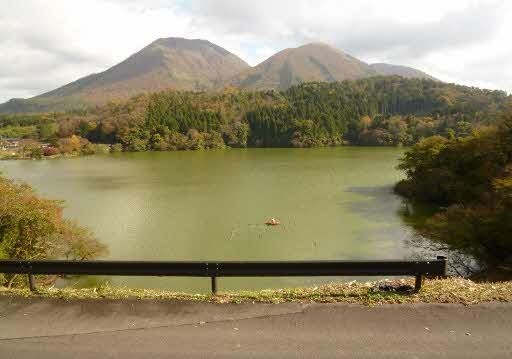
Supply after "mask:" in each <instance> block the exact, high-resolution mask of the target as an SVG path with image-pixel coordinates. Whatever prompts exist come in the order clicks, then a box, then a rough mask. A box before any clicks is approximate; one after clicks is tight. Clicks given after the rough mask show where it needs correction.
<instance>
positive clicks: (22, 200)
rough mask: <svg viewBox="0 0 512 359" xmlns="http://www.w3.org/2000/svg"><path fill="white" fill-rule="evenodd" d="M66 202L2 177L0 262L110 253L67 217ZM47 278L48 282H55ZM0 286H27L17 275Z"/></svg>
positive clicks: (9, 276) (2, 279)
mask: <svg viewBox="0 0 512 359" xmlns="http://www.w3.org/2000/svg"><path fill="white" fill-rule="evenodd" d="M62 211H63V202H62V201H56V200H50V199H46V198H43V197H41V196H39V195H38V194H37V193H35V191H34V190H33V189H32V188H31V187H30V186H29V185H27V184H23V183H16V182H14V181H12V180H9V179H6V178H4V177H2V176H0V259H25V260H39V259H52V258H53V259H55V258H66V259H70V260H85V259H91V258H95V257H97V256H101V255H104V254H106V253H107V248H106V247H105V246H104V245H103V244H102V243H100V242H99V241H98V240H97V239H96V238H95V237H94V234H93V233H92V232H90V231H89V230H88V229H87V228H85V227H82V226H80V225H79V224H77V223H76V222H74V221H71V220H68V219H66V218H64V217H63V215H62ZM52 279H55V278H50V277H44V282H46V283H49V282H51V281H52ZM0 284H1V285H4V286H7V287H11V286H12V285H22V286H23V285H24V279H23V280H20V276H18V275H17V274H0Z"/></svg>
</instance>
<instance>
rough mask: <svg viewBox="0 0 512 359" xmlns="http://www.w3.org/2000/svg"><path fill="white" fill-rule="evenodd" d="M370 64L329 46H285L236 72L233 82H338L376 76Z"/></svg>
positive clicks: (264, 85) (279, 86)
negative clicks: (287, 47) (245, 68)
mask: <svg viewBox="0 0 512 359" xmlns="http://www.w3.org/2000/svg"><path fill="white" fill-rule="evenodd" d="M376 74H377V73H376V71H375V70H373V69H372V68H371V67H370V66H369V65H368V64H366V63H364V62H362V61H360V60H358V59H356V58H355V57H352V56H350V55H347V54H345V53H343V52H341V51H339V50H337V49H335V48H333V47H330V46H329V45H326V44H322V43H312V44H307V45H304V46H300V47H297V48H293V49H285V50H282V51H280V52H278V53H277V54H275V55H273V56H271V57H270V58H268V59H267V60H265V61H263V62H262V63H260V64H259V65H257V66H255V67H253V68H251V69H248V70H245V71H243V72H242V73H240V74H238V75H236V76H235V77H234V78H233V79H232V80H231V81H230V84H231V85H233V86H237V87H241V88H247V89H276V90H286V89H287V88H289V87H291V86H293V85H296V84H299V83H301V82H311V81H317V82H334V81H342V80H351V79H359V78H364V77H369V76H372V75H376Z"/></svg>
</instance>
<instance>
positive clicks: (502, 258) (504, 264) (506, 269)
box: [396, 107, 512, 279]
mask: <svg viewBox="0 0 512 359" xmlns="http://www.w3.org/2000/svg"><path fill="white" fill-rule="evenodd" d="M400 169H402V170H404V171H405V173H406V176H407V177H406V179H404V180H402V181H401V182H399V183H398V184H397V186H396V191H397V192H398V193H400V194H402V195H404V196H406V197H408V198H410V199H413V200H414V201H419V202H427V203H434V204H437V205H440V206H444V207H442V209H441V211H440V212H439V213H437V214H436V215H434V216H432V217H431V218H429V219H428V220H426V221H424V222H419V223H416V224H415V227H416V229H418V231H419V232H420V233H421V234H422V235H424V236H427V237H429V238H432V239H434V240H437V241H438V243H439V244H440V245H441V247H446V245H447V246H448V248H449V249H455V250H458V251H459V252H462V253H464V254H468V255H470V256H471V257H470V258H471V260H470V261H468V263H466V264H465V265H464V267H465V269H470V270H475V269H472V268H471V267H472V265H471V264H472V261H473V260H476V262H477V264H478V268H476V270H477V271H478V270H486V271H487V272H488V273H486V275H491V276H492V277H495V278H498V279H503V278H506V279H510V278H511V277H512V237H511V235H510V233H511V231H512V107H511V108H510V109H509V110H505V111H504V112H503V114H502V115H501V118H500V119H499V120H498V122H497V125H496V126H495V127H492V128H486V129H481V130H478V131H475V132H474V133H473V134H472V135H470V136H467V137H464V138H454V139H446V138H443V137H440V136H434V137H431V138H428V139H425V140H423V141H421V142H420V143H418V144H417V145H415V146H414V147H413V148H412V149H411V150H409V151H408V152H407V153H406V154H405V156H404V158H403V159H402V161H401V164H400Z"/></svg>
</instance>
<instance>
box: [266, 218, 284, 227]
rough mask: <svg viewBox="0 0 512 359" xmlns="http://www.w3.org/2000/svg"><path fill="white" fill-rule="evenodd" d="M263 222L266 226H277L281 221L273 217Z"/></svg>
mask: <svg viewBox="0 0 512 359" xmlns="http://www.w3.org/2000/svg"><path fill="white" fill-rule="evenodd" d="M265 224H266V225H267V226H278V225H280V224H281V222H279V221H278V220H277V219H275V218H270V219H269V220H268V221H266V222H265Z"/></svg>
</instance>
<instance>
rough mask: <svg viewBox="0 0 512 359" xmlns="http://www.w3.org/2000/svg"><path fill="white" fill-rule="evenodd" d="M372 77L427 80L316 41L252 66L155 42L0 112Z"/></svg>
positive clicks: (201, 43) (209, 47)
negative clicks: (176, 92) (146, 95)
mask: <svg viewBox="0 0 512 359" xmlns="http://www.w3.org/2000/svg"><path fill="white" fill-rule="evenodd" d="M401 74H403V75H401ZM377 75H400V76H404V77H418V78H430V79H432V77H431V76H430V75H428V74H426V73H424V72H422V71H419V70H416V69H413V68H409V67H405V66H399V65H390V64H372V65H369V64H367V63H365V62H363V61H361V60H359V59H357V58H355V57H353V56H351V55H349V54H347V53H345V52H343V51H341V50H339V49H337V48H334V47H332V46H330V45H328V44H325V43H321V42H314V43H309V44H304V45H301V46H298V47H295V48H287V49H284V50H281V51H279V52H277V53H276V54H274V55H272V56H270V57H269V58H267V59H266V60H264V61H263V62H261V63H260V64H258V65H256V66H254V67H251V66H249V65H248V64H247V63H246V62H245V61H244V60H242V59H241V58H239V57H238V56H236V55H235V54H233V53H231V52H229V51H228V50H226V49H224V48H222V47H221V46H219V45H216V44H214V43H212V42H210V41H208V40H203V39H185V38H179V37H169V38H159V39H157V40H155V41H153V42H151V43H150V44H149V45H147V46H145V47H144V48H142V49H141V50H139V51H138V52H136V53H134V54H132V55H130V56H129V57H127V58H126V59H125V60H123V61H121V62H120V63H118V64H116V65H114V66H112V67H110V68H108V69H106V70H105V71H103V72H99V73H95V74H90V75H87V76H84V77H82V78H79V79H77V80H75V81H73V82H70V83H68V84H66V85H63V86H61V87H58V88H56V89H54V90H51V91H48V92H45V93H43V94H40V95H37V96H34V97H32V98H29V99H11V100H9V101H7V102H5V103H3V104H0V113H1V112H7V113H8V112H38V111H40V112H41V111H50V110H62V109H66V108H73V107H77V106H90V105H101V104H104V103H106V102H108V101H111V100H125V99H128V98H130V97H132V96H135V95H137V94H140V93H153V92H158V91H163V90H186V91H215V90H219V89H221V88H223V87H225V86H235V87H240V88H242V89H251V90H262V89H274V90H286V89H287V88H289V87H290V86H293V85H296V84H299V83H302V82H311V81H317V82H334V81H343V80H352V79H360V78H365V77H370V76H377Z"/></svg>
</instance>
